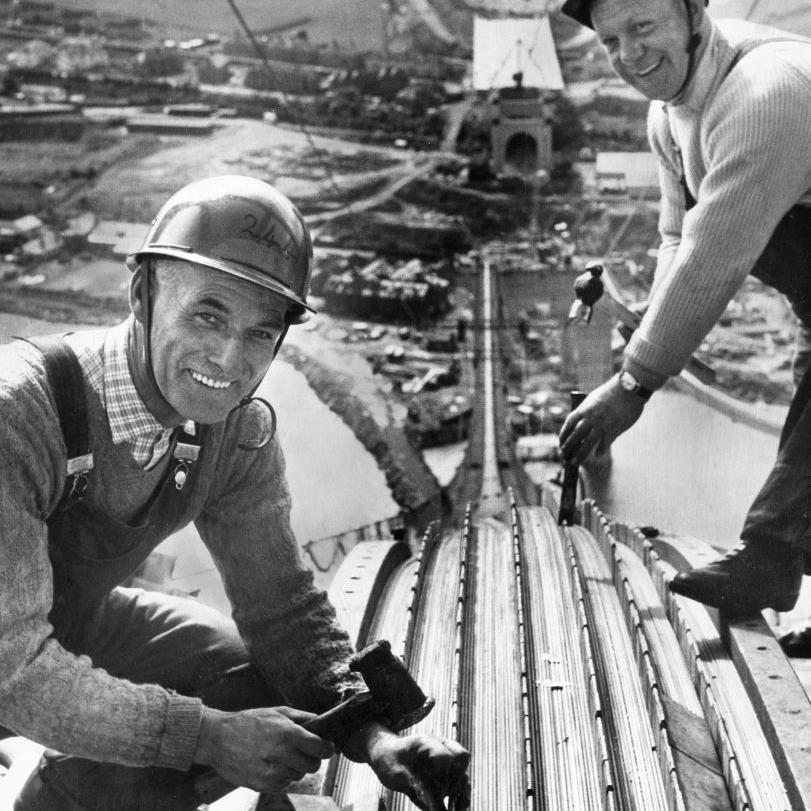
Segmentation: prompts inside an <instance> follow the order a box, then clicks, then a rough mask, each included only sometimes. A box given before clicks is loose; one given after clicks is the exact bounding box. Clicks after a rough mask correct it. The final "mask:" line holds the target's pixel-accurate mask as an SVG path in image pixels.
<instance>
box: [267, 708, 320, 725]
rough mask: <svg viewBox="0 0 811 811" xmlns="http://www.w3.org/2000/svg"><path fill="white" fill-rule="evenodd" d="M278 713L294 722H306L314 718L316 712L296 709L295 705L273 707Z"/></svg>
mask: <svg viewBox="0 0 811 811" xmlns="http://www.w3.org/2000/svg"><path fill="white" fill-rule="evenodd" d="M273 709H274V710H276V712H277V713H279V715H283V716H284V717H285V718H289V719H290V720H291V721H293V722H295V723H296V724H306V723H307V721H312V720H313V718H316V717H317V716H316V714H315V713H314V712H307V711H306V710H297V709H296V708H295V707H274V708H273Z"/></svg>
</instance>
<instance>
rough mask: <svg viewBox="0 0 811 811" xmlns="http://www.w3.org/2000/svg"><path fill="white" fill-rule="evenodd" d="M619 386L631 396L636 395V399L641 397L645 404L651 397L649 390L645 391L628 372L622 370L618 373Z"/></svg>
mask: <svg viewBox="0 0 811 811" xmlns="http://www.w3.org/2000/svg"><path fill="white" fill-rule="evenodd" d="M620 386H622V388H623V389H625V391H629V392H631V393H632V394H636V395H637V396H638V397H641V398H642V399H643V400H644V401H645V402H646V403H647V401H648V400H650V398H651V395H652V394H653V392H652V391H651V390H650V389H646V388H645V387H644V386H643V385H642V384H641V383H640V382H639V381H638V380H637V379H636V378H635V377H634V376H633V375H632V374H631V373H630V372H629V371H627V370H626V369H623V370H622V371H621V372H620Z"/></svg>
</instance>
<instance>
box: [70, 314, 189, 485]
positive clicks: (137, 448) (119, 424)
mask: <svg viewBox="0 0 811 811" xmlns="http://www.w3.org/2000/svg"><path fill="white" fill-rule="evenodd" d="M131 320H132V316H130V318H129V319H128V320H127V321H124V322H123V323H121V324H119V325H117V326H115V327H112V328H111V329H110V330H108V331H107V334H106V336H105V338H104V348H103V350H102V352H101V353H100V354H99V353H98V352H92V351H89V349H88V348H85V347H77V350H78V352H77V354H78V357H79V362H80V364H81V365H82V367H83V369H84V372H85V374H86V375H87V377H88V380H89V382H90V385H91V387H92V388H93V390H94V391H95V392H96V394H97V395H98V397H99V399H100V400H101V403H102V405H103V406H104V409H105V410H106V411H107V419H108V421H109V423H110V432H111V434H112V438H113V442H114V443H115V444H116V445H120V444H127V445H129V447H130V450H131V452H132V456H133V458H134V459H135V461H136V462H137V463H138V464H139V465H141V467H143V468H144V469H146V470H149V469H150V468H151V467H153V466H154V465H156V464H157V463H158V462H159V461H160V460H161V458H162V457H163V456H164V454H165V453H166V451H168V450H169V446H170V445H171V441H172V432H173V430H174V429H173V428H166V427H165V426H163V425H161V423H160V422H158V421H157V420H156V419H155V417H154V416H153V415H152V413H151V412H150V411H149V410H148V409H147V407H146V406H145V405H144V401H143V400H142V399H141V396H140V395H139V394H138V391H137V389H136V388H135V383H134V382H133V380H132V375H131V374H130V368H129V362H128V360H127V338H128V335H129V331H130V329H131V326H132V324H131Z"/></svg>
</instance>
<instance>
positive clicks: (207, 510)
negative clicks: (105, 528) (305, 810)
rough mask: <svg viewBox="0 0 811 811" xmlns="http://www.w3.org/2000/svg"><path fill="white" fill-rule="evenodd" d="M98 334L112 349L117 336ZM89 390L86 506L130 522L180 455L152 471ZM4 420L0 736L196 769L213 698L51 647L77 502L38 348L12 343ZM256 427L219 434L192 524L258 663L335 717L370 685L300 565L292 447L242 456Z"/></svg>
mask: <svg viewBox="0 0 811 811" xmlns="http://www.w3.org/2000/svg"><path fill="white" fill-rule="evenodd" d="M83 338H84V339H85V340H84V342H85V344H86V345H90V346H95V348H96V351H97V352H99V353H101V352H103V339H104V332H103V331H98V332H94V333H92V334H88V335H86V336H83ZM85 390H86V397H87V403H88V417H89V427H90V434H91V441H92V448H93V451H94V457H95V468H94V470H93V472H92V475H91V477H90V483H89V487H88V490H87V496H86V498H87V501H88V503H89V504H90V505H92V506H93V507H95V508H97V509H100V510H103V511H105V512H107V513H108V514H110V515H112V516H113V517H115V518H116V519H117V520H119V521H123V522H128V521H130V520H133V518H134V516H137V514H138V513H139V511H140V510H141V509H142V508H143V506H144V505H145V504H146V502H147V500H148V498H149V496H150V495H151V493H152V492H153V491H154V489H155V487H156V486H157V485H158V483H159V482H160V481H161V480H162V477H163V476H164V474H165V473H166V469H167V465H168V464H169V463H170V456H169V455H167V457H165V459H164V460H162V461H161V463H159V464H158V465H156V466H155V467H153V468H150V469H149V470H148V471H145V470H143V469H142V468H141V466H140V465H138V464H137V463H136V462H135V460H134V459H133V458H132V456H131V454H130V452H129V450H128V448H127V447H126V445H115V444H113V442H112V438H111V434H110V427H109V423H108V420H107V415H106V412H105V411H104V409H103V407H102V405H101V403H100V401H99V399H98V397H97V396H96V394H95V393H94V391H93V389H92V388H91V387H90V386H89V385H86V386H85ZM0 414H2V419H0V465H2V476H0V725H3V726H6V727H8V728H10V729H12V730H13V731H15V732H16V733H18V734H20V735H24V736H26V737H28V738H31V739H32V740H34V741H37V742H39V743H41V744H44V745H45V746H48V747H51V748H54V749H57V750H59V751H62V752H65V753H68V754H73V755H78V756H81V757H85V758H89V759H93V760H101V761H108V762H115V763H122V764H128V765H133V766H150V765H156V766H167V767H174V768H178V769H186V768H188V767H189V766H190V765H191V762H192V758H193V755H194V752H195V749H196V746H197V738H198V734H199V728H200V721H201V717H202V709H203V708H202V705H201V703H200V701H199V700H198V699H196V698H190V697H186V696H181V695H178V694H176V693H174V692H172V691H169V690H166V689H164V688H162V687H160V686H158V685H150V684H139V685H136V684H133V683H131V682H128V681H126V680H124V679H120V678H113V677H112V676H111V675H110V674H109V673H107V672H105V671H104V670H101V669H99V668H95V667H93V664H92V662H91V661H90V660H89V659H88V658H87V657H86V656H74V655H73V654H71V653H69V652H68V651H67V650H65V649H64V648H63V647H62V646H61V645H60V644H59V643H58V642H57V641H56V639H55V638H54V637H53V636H52V627H51V625H50V624H49V622H48V614H49V611H50V609H51V605H52V598H53V578H52V570H51V566H50V562H49V556H48V531H47V524H46V519H47V517H48V516H49V515H50V513H51V512H52V511H53V510H54V508H55V507H56V505H57V503H58V502H59V499H60V496H61V493H62V487H63V483H64V471H65V462H66V450H65V445H64V443H63V441H62V436H61V432H60V428H59V422H58V418H57V414H56V412H55V405H54V397H53V392H51V391H50V390H49V386H48V383H47V377H46V374H45V369H44V363H43V359H42V357H41V355H40V354H39V352H38V351H37V350H35V349H34V348H33V347H32V346H30V345H29V344H27V343H23V342H14V343H12V344H8V345H5V346H2V347H0ZM250 422H251V419H250V414H248V415H247V416H246V414H245V413H244V412H243V413H242V414H239V413H237V414H236V415H233V416H230V417H229V418H228V419H227V420H226V421H225V422H224V423H221V424H218V425H214V426H208V427H207V428H206V430H205V432H204V442H203V447H202V450H201V454H200V458H199V460H198V461H197V462H196V463H195V465H196V470H195V476H194V477H193V478H192V479H190V480H189V484H188V485H187V487H186V488H184V491H183V494H184V496H185V501H184V507H183V510H182V515H181V517H180V519H179V525H184V524H186V523H189V522H190V521H194V523H195V525H196V527H197V529H198V531H199V533H200V536H201V538H202V539H203V541H204V543H205V544H206V546H207V547H208V549H209V551H210V552H211V554H212V557H213V559H214V561H215V564H216V566H217V568H218V570H219V572H220V574H221V575H222V578H223V582H224V586H225V590H226V593H227V595H228V597H229V600H230V601H231V604H232V606H233V617H234V620H235V621H236V623H237V626H238V627H239V630H240V632H241V634H242V636H243V638H244V639H245V642H246V644H247V646H248V650H249V652H250V655H251V659H252V661H253V662H254V664H256V665H257V666H258V667H259V669H260V670H262V671H263V672H264V673H265V674H266V675H267V676H268V677H272V681H273V684H274V686H275V687H277V688H278V689H279V690H280V691H281V692H282V694H283V695H284V696H285V699H286V701H287V703H288V704H290V705H292V706H297V707H301V708H303V709H309V710H312V711H316V712H318V711H323V710H324V709H326V708H328V707H330V706H332V705H333V704H334V703H336V702H337V701H338V700H340V699H341V698H342V697H343V696H344V694H345V693H346V692H347V691H350V690H355V689H357V688H358V687H359V686H360V682H359V680H358V678H357V677H356V676H355V675H354V674H351V673H350V672H349V671H348V669H347V666H346V663H347V661H348V659H349V657H350V656H351V654H352V652H353V650H352V646H351V644H350V641H349V639H348V637H347V636H346V634H345V633H344V631H343V630H342V629H341V628H340V627H339V625H338V623H337V620H336V617H335V613H334V611H333V609H332V607H331V606H330V605H329V603H328V601H327V598H326V595H325V594H324V593H323V592H321V591H319V590H317V589H315V588H314V586H313V579H312V574H311V573H310V572H309V571H308V570H307V569H306V567H305V566H304V565H303V563H302V561H301V559H300V556H299V551H298V545H297V542H296V539H295V537H294V534H293V531H292V528H291V526H290V519H289V514H290V495H289V491H288V487H287V483H286V479H285V467H284V457H283V454H282V450H281V448H280V446H279V443H278V442H277V441H276V440H275V439H274V440H273V441H272V442H270V443H269V444H268V445H267V446H265V447H264V448H262V449H260V450H243V449H240V448H239V447H238V442H239V441H240V438H241V437H244V435H245V434H246V433H247V432H250V430H251V426H250ZM160 540H161V538H156V539H155V542H156V543H157V542H159V541H160Z"/></svg>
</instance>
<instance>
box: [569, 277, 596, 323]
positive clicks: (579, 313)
mask: <svg viewBox="0 0 811 811" xmlns="http://www.w3.org/2000/svg"><path fill="white" fill-rule="evenodd" d="M602 275H603V266H602V265H601V264H600V263H599V262H589V263H588V264H587V265H586V270H585V272H584V273H581V274H580V275H579V276H578V277H577V278H576V279H575V280H574V294H575V300H574V302H572V306H571V309H570V310H569V318H568V321H569V323H571V322H572V321H580V322H582V323H584V324H588V323H589V322H590V321H591V314H592V312H593V310H594V305H595V304H596V303H597V301H599V299H600V296H602V295H603V290H604V287H603V282H602V279H600V276H602Z"/></svg>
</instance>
